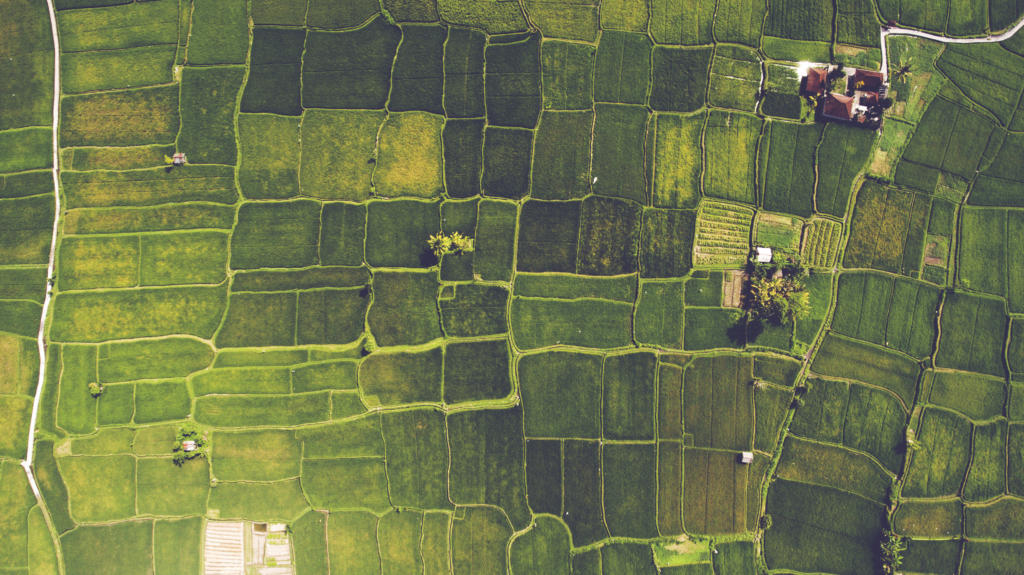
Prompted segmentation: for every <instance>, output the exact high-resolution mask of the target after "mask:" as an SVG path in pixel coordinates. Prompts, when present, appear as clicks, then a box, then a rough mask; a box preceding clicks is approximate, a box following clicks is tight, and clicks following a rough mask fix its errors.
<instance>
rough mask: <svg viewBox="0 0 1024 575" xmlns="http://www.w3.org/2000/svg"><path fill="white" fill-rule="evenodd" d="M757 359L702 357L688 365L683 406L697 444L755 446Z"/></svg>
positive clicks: (738, 448) (688, 428)
mask: <svg viewBox="0 0 1024 575" xmlns="http://www.w3.org/2000/svg"><path fill="white" fill-rule="evenodd" d="M752 379H753V360H752V358H750V357H743V356H738V355H719V356H715V357H701V358H698V359H696V360H695V361H694V363H693V364H692V365H690V367H688V368H687V369H686V384H685V387H684V393H683V406H684V407H685V414H684V417H683V421H685V422H686V432H687V433H689V434H692V435H693V445H694V446H696V447H710V448H715V449H728V450H734V451H746V450H750V449H751V448H752V447H753V435H754V429H753V411H754V396H753V393H754V392H753V388H752V387H751V385H750V381H751V380H752Z"/></svg>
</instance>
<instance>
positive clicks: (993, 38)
mask: <svg viewBox="0 0 1024 575" xmlns="http://www.w3.org/2000/svg"><path fill="white" fill-rule="evenodd" d="M1021 28H1024V17H1021V19H1020V20H1018V21H1017V23H1016V24H1014V25H1013V27H1012V28H1010V29H1008V30H1006V31H1005V32H1003V33H1001V34H995V35H992V34H989V35H988V36H979V37H977V38H950V37H948V36H940V35H938V34H932V33H931V32H923V31H921V30H914V29H913V28H900V27H898V26H893V27H885V26H883V27H882V30H881V32H880V34H881V38H882V74H884V75H885V76H886V77H888V75H889V58H888V53H887V52H888V48H887V47H886V44H885V39H886V38H888V37H889V36H914V37H916V38H924V39H926V40H933V41H935V42H942V43H943V44H986V43H991V42H1002V41H1003V40H1006V39H1008V38H1011V37H1012V36H1013V35H1014V34H1016V33H1017V31H1018V30H1020V29H1021ZM887 79H888V78H887Z"/></svg>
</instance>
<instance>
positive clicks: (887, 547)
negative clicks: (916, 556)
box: [882, 529, 907, 575]
mask: <svg viewBox="0 0 1024 575" xmlns="http://www.w3.org/2000/svg"><path fill="white" fill-rule="evenodd" d="M906 550H907V542H906V541H904V540H903V536H902V535H898V534H896V533H893V532H892V531H890V530H888V529H885V530H883V531H882V573H885V574H886V575H889V574H891V573H896V572H897V571H899V568H900V566H902V565H903V552H904V551H906Z"/></svg>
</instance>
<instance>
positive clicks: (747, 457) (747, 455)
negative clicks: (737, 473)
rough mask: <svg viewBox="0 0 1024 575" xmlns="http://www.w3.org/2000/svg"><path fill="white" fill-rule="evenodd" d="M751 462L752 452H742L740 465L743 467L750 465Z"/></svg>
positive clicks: (752, 458) (752, 460) (752, 459)
mask: <svg viewBox="0 0 1024 575" xmlns="http://www.w3.org/2000/svg"><path fill="white" fill-rule="evenodd" d="M753 462H754V452H752V451H744V452H743V453H741V454H740V463H742V464H744V465H750V464H751V463H753Z"/></svg>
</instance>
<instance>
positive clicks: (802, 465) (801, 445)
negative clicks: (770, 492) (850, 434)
mask: <svg viewBox="0 0 1024 575" xmlns="http://www.w3.org/2000/svg"><path fill="white" fill-rule="evenodd" d="M776 473H777V474H778V476H779V477H780V478H782V479H786V480H789V481H800V482H803V483H810V484H813V485H821V486H825V487H832V488H834V489H838V490H845V491H848V492H850V493H853V494H854V495H860V496H861V497H864V498H865V499H869V500H871V501H874V502H876V503H882V502H884V501H885V499H886V495H887V493H888V490H889V488H890V486H891V485H892V480H893V476H891V475H890V474H889V473H887V472H886V471H885V470H884V469H883V468H882V467H881V466H879V465H878V464H877V463H876V462H874V461H872V460H871V459H870V458H869V457H867V456H865V455H862V454H859V453H854V452H853V451H850V450H848V449H844V448H842V447H837V446H834V445H827V444H823V443H817V442H814V441H808V440H804V439H800V438H798V437H795V436H789V437H787V438H786V443H785V445H784V446H783V452H782V458H781V459H780V460H779V465H778V467H777V468H776Z"/></svg>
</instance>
